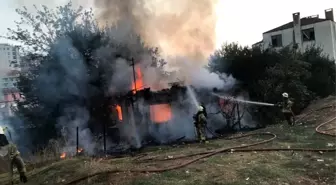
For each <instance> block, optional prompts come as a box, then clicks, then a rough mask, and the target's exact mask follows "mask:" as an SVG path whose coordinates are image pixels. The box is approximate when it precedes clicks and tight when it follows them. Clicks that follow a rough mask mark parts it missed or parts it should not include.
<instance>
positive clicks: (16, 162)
mask: <svg viewBox="0 0 336 185" xmlns="http://www.w3.org/2000/svg"><path fill="white" fill-rule="evenodd" d="M5 130H7V127H5V128H2V127H1V126H0V156H1V157H6V158H7V157H8V161H9V165H10V178H11V182H12V184H13V171H14V166H16V168H17V170H18V172H19V174H20V181H21V182H23V183H26V182H27V176H26V167H25V163H24V162H23V159H22V158H21V156H20V152H19V151H18V149H17V147H16V146H15V145H14V144H13V143H9V142H8V140H7V137H6V135H5Z"/></svg>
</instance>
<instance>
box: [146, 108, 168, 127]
mask: <svg viewBox="0 0 336 185" xmlns="http://www.w3.org/2000/svg"><path fill="white" fill-rule="evenodd" d="M149 109H150V117H151V120H152V121H153V122H155V123H164V122H167V121H169V120H170V119H171V117H172V112H171V108H170V105H169V104H156V105H151V106H150V108H149Z"/></svg>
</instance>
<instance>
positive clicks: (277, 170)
mask: <svg viewBox="0 0 336 185" xmlns="http://www.w3.org/2000/svg"><path fill="white" fill-rule="evenodd" d="M330 104H334V105H335V97H328V98H326V99H323V100H319V101H316V102H315V103H314V104H313V105H311V106H309V107H308V108H307V109H306V110H305V111H304V112H303V114H302V115H299V116H298V120H299V119H300V120H299V122H300V123H302V124H297V125H295V126H293V127H290V126H288V125H287V124H280V125H272V126H269V127H267V128H265V129H260V130H256V131H253V132H250V133H251V134H254V135H251V136H249V137H243V138H239V137H236V139H229V138H224V139H217V140H211V141H210V143H209V144H207V145H202V144H188V145H180V146H162V147H149V148H147V149H146V151H144V152H143V153H141V154H139V155H138V156H135V157H131V156H129V157H124V158H111V157H110V158H89V157H78V158H73V159H65V160H59V161H55V162H53V163H49V164H48V165H43V166H42V167H36V168H33V169H30V170H29V180H30V183H29V184H32V185H39V184H46V185H47V184H56V185H66V184H69V183H70V184H78V185H79V184H80V185H85V184H87V185H105V184H106V185H110V184H116V185H117V184H120V185H121V184H126V185H127V184H128V185H144V184H146V185H154V184H155V185H156V184H161V185H170V184H174V185H175V184H176V185H213V184H223V185H225V184H227V185H229V184H230V185H241V184H258V185H259V184H261V185H263V184H265V185H272V184H274V185H279V184H280V185H281V184H283V185H289V184H295V185H297V184H299V185H315V184H316V185H320V184H326V185H328V184H330V185H332V184H335V181H336V178H335V175H334V174H335V172H336V165H335V164H336V157H335V152H334V150H335V137H332V136H328V135H323V134H319V133H317V132H316V131H315V128H316V126H318V125H319V124H320V123H322V122H326V121H328V120H330V119H331V118H332V117H334V116H335V107H332V106H331V107H330V106H329V107H328V108H324V109H321V110H317V109H320V108H322V107H326V106H327V105H330ZM313 110H314V111H313ZM332 127H335V122H329V123H328V124H326V125H325V127H324V128H323V129H325V128H329V129H330V128H332ZM321 129H322V128H321ZM329 131H331V130H329ZM265 132H270V133H274V134H275V135H276V136H277V137H276V138H275V139H274V140H271V141H270V142H267V143H264V144H260V145H255V146H252V147H248V148H241V149H238V148H236V149H235V150H230V148H234V147H237V146H240V147H245V146H247V145H249V144H253V143H256V142H261V141H265V140H267V139H270V138H271V137H272V135H271V134H257V133H265ZM237 136H240V134H237ZM223 147H224V148H226V149H228V150H222V151H219V149H222V148H223ZM303 149H304V150H305V151H301V150H303ZM313 149H316V150H313ZM325 149H327V150H325ZM328 150H333V152H330V151H329V152H328ZM200 152H201V153H200ZM211 152H212V153H211ZM216 152H217V153H216ZM197 153H198V154H197ZM213 153H216V154H215V155H212V154H213ZM187 163H190V164H187ZM181 164H187V165H185V166H183V167H182V166H181ZM172 167H177V168H176V169H174V170H167V169H169V168H172ZM30 168H32V167H30ZM132 170H133V171H134V170H139V171H141V172H131V171H132ZM160 170H161V172H153V171H160ZM164 170H166V171H164ZM145 171H147V172H145ZM148 171H152V172H148ZM79 179H80V180H79ZM16 181H17V179H16ZM7 182H8V175H7V174H2V175H0V184H1V185H2V184H5V183H7ZM71 182H73V183H71Z"/></svg>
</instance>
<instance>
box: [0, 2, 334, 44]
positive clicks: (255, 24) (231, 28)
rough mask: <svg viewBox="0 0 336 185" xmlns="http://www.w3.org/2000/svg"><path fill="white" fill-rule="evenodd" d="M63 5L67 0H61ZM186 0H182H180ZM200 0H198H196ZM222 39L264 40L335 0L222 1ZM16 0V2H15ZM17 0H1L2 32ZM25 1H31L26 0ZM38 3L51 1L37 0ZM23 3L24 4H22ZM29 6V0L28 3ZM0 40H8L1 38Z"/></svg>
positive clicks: (320, 11) (9, 24) (14, 16)
mask: <svg viewBox="0 0 336 185" xmlns="http://www.w3.org/2000/svg"><path fill="white" fill-rule="evenodd" d="M58 1H59V3H58V4H63V3H64V2H65V1H67V0H58ZM181 1H183V0H181ZM195 1H197V0H195ZM221 1H222V2H221V6H220V9H221V13H220V14H219V15H220V27H219V29H220V30H221V31H220V32H221V34H220V37H219V39H220V40H221V41H222V42H224V41H227V42H239V43H240V44H242V45H251V44H253V43H255V42H258V41H260V40H261V39H262V33H263V32H265V31H268V30H270V29H272V28H274V27H277V26H280V25H282V24H285V23H287V22H290V21H291V20H292V13H294V12H300V13H301V16H302V17H306V16H310V15H316V14H319V15H320V17H321V18H324V17H325V16H324V10H325V9H329V8H333V9H334V12H335V13H334V15H336V0H319V1H316V0H314V1H313V0H221ZM14 2H15V3H14ZM17 2H24V1H23V0H0V19H1V24H0V35H4V34H6V32H7V28H8V27H14V26H15V23H14V20H18V19H19V17H18V16H17V14H16V12H15V8H17V7H18V3H17ZM25 2H30V1H29V0H26V1H25ZM35 2H52V1H51V0H50V1H48V0H35ZM20 5H23V4H22V3H21V4H20ZM26 5H27V3H26ZM0 42H6V41H5V40H3V39H0Z"/></svg>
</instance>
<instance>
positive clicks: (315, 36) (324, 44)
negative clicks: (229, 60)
mask: <svg viewBox="0 0 336 185" xmlns="http://www.w3.org/2000/svg"><path fill="white" fill-rule="evenodd" d="M254 46H261V47H262V48H264V49H267V48H270V47H273V48H281V47H285V46H293V47H294V48H297V49H299V50H301V51H304V50H305V49H306V48H307V47H310V46H317V47H321V48H322V49H323V52H324V54H326V55H328V56H329V57H330V58H331V59H333V60H336V22H335V21H334V15H333V9H328V10H325V18H324V19H322V18H319V16H318V15H316V16H310V17H304V18H300V13H294V14H293V21H292V22H289V23H287V24H284V25H282V26H279V27H277V28H274V29H272V30H270V31H267V32H265V33H263V40H262V42H258V43H256V44H254Z"/></svg>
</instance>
